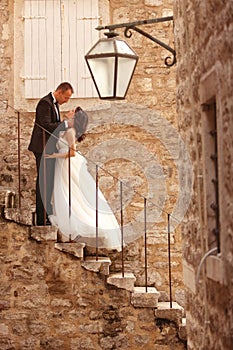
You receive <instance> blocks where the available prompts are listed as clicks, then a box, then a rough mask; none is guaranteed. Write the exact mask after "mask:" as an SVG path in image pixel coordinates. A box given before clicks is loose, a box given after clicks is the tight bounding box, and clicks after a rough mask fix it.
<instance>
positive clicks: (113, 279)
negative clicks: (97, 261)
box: [107, 272, 136, 292]
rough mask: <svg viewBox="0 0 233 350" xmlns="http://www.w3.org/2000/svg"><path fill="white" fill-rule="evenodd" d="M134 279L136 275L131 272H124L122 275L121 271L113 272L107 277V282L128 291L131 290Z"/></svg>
mask: <svg viewBox="0 0 233 350" xmlns="http://www.w3.org/2000/svg"><path fill="white" fill-rule="evenodd" d="M135 281H136V277H135V276H134V274H133V273H131V272H126V273H124V277H123V276H122V273H115V274H112V275H110V276H109V277H108V278H107V283H108V284H111V285H113V286H116V287H118V288H122V289H126V290H128V291H129V292H133V290H134V282H135Z"/></svg>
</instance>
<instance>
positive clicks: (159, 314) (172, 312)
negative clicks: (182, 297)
mask: <svg viewBox="0 0 233 350" xmlns="http://www.w3.org/2000/svg"><path fill="white" fill-rule="evenodd" d="M183 316H184V308H183V307H182V306H180V305H179V304H178V303H176V302H172V308H171V307H170V302H169V301H163V302H159V303H158V305H157V309H156V310H155V317H156V318H162V319H168V320H170V321H174V322H175V323H176V324H177V325H179V326H180V325H181V324H182V318H183Z"/></svg>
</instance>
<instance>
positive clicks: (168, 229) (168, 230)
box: [167, 214, 172, 308]
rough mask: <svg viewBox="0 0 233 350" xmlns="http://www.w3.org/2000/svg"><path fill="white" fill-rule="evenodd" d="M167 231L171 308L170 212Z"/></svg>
mask: <svg viewBox="0 0 233 350" xmlns="http://www.w3.org/2000/svg"><path fill="white" fill-rule="evenodd" d="M167 232H168V270H169V294H170V308H172V278H171V232H170V214H167Z"/></svg>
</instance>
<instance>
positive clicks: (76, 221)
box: [49, 132, 121, 251]
mask: <svg viewBox="0 0 233 350" xmlns="http://www.w3.org/2000/svg"><path fill="white" fill-rule="evenodd" d="M63 133H64V132H63ZM63 133H60V138H59V140H58V142H57V149H58V152H59V153H67V152H68V143H67V141H66V140H65V139H64V138H63V137H62V135H63ZM68 164H69V160H68V158H66V159H65V158H57V159H56V164H55V175H54V190H53V199H52V206H53V214H52V215H50V216H49V219H50V221H51V223H52V225H55V226H57V227H58V228H59V230H60V232H61V233H62V234H63V235H64V236H66V237H67V238H70V239H71V240H74V241H76V242H84V243H86V244H87V245H89V246H92V247H95V246H96V183H95V181H94V179H93V177H92V176H91V174H90V173H89V171H88V169H87V161H86V159H85V158H84V157H83V156H82V155H81V154H80V153H78V152H76V155H75V157H71V158H70V187H71V213H70V215H69V176H68ZM98 246H99V247H100V248H108V249H117V250H118V251H120V250H121V230H120V227H119V224H118V222H117V220H116V217H115V215H114V214H113V212H112V209H111V208H110V206H109V204H108V203H107V201H106V199H105V198H104V196H103V194H102V192H101V191H100V190H98Z"/></svg>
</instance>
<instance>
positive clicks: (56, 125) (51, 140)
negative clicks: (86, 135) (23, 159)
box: [28, 93, 65, 153]
mask: <svg viewBox="0 0 233 350" xmlns="http://www.w3.org/2000/svg"><path fill="white" fill-rule="evenodd" d="M38 125H41V126H42V127H43V128H44V129H45V130H47V131H48V132H45V143H46V153H53V152H56V142H57V137H58V134H59V131H62V130H65V124H64V123H62V122H61V121H58V120H57V113H56V110H55V105H54V102H53V96H52V93H49V94H48V95H47V96H44V97H43V98H42V99H41V100H40V101H39V102H38V105H37V107H36V119H35V124H34V128H33V131H32V136H31V141H30V144H29V146H28V149H29V151H32V152H33V153H43V149H44V145H43V129H41V128H40V127H39V126H38ZM51 134H53V135H55V136H56V138H55V137H53V136H51Z"/></svg>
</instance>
